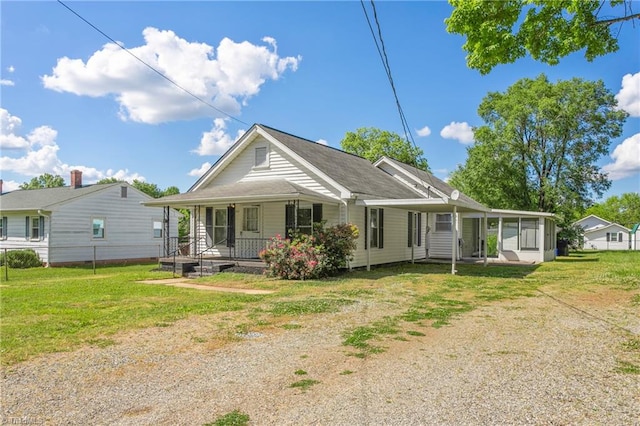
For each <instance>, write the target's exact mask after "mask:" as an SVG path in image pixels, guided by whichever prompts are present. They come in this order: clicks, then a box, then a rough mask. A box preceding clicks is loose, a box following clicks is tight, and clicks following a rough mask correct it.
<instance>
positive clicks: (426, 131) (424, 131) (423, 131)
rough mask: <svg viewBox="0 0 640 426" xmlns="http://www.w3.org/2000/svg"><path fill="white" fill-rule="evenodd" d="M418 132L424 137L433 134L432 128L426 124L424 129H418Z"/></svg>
mask: <svg viewBox="0 0 640 426" xmlns="http://www.w3.org/2000/svg"><path fill="white" fill-rule="evenodd" d="M416 133H417V134H418V136H420V137H423V138H424V137H427V136H429V135H430V134H431V129H430V128H429V127H427V126H424V127H423V128H422V129H418V130H416Z"/></svg>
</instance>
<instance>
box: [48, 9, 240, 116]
mask: <svg viewBox="0 0 640 426" xmlns="http://www.w3.org/2000/svg"><path fill="white" fill-rule="evenodd" d="M57 1H58V3H60V4H61V5H62V6H64V7H65V8H67V10H69V11H70V12H71V13H73V14H74V15H76V16H77V17H78V18H80V19H81V20H83V21H84V22H85V23H86V24H87V25H89V26H90V27H91V28H93V29H94V30H96V31H97V32H99V33H100V34H102V35H103V36H104V37H105V38H107V39H108V40H110V41H111V42H113V43H114V44H116V45H117V46H119V47H120V49H122V50H124V51H125V52H127V53H128V54H129V55H131V56H132V57H133V58H134V59H136V60H137V61H139V62H140V63H142V64H143V65H144V66H146V67H147V68H149V69H150V70H151V71H153V72H155V73H156V74H158V75H159V76H160V77H162V78H164V79H165V80H167V81H168V82H169V83H171V84H173V85H174V86H176V87H177V88H178V89H180V90H182V91H183V92H185V93H186V94H188V95H189V96H191V97H192V98H194V99H196V100H198V101H199V102H201V103H203V104H204V105H206V106H208V107H209V108H211V109H213V110H215V111H217V112H219V113H220V114H224V115H226V116H227V117H229V118H230V119H232V120H235V121H237V122H238V123H241V124H244V125H245V126H249V124H248V123H245V122H244V121H242V120H240V119H239V118H236V117H234V116H232V115H231V114H229V113H227V112H225V111H223V110H221V109H220V108H217V107H215V106H213V105H212V104H211V103H210V102H208V101H206V100H205V99H202V98H201V97H200V96H198V95H196V94H195V93H193V92H191V91H189V90H188V89H186V88H184V87H183V86H181V85H180V84H178V83H177V82H175V81H174V80H172V79H171V78H169V77H167V76H166V75H164V74H163V73H162V72H161V71H159V70H157V69H156V68H154V67H153V66H152V65H150V64H149V63H147V62H145V61H144V60H142V59H140V57H138V56H136V55H135V54H134V53H133V52H131V51H130V50H129V49H127V48H126V47H124V46H123V45H122V44H121V43H118V42H117V41H115V40H114V39H113V38H111V37H110V36H109V35H108V34H106V33H105V32H104V31H102V30H101V29H100V28H98V27H96V26H95V25H94V24H92V23H91V22H89V21H88V20H87V19H85V18H84V17H82V16H81V15H80V14H79V13H78V12H76V11H75V10H73V9H72V8H70V7H69V6H67V5H66V4H64V3H63V2H62V1H61V0H57Z"/></svg>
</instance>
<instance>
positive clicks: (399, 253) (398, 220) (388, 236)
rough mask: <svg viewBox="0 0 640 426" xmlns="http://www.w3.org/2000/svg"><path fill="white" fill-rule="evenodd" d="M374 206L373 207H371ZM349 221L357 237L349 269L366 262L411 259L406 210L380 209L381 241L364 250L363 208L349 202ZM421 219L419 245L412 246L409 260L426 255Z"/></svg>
mask: <svg viewBox="0 0 640 426" xmlns="http://www.w3.org/2000/svg"><path fill="white" fill-rule="evenodd" d="M374 208H375V207H374ZM349 222H350V223H353V224H354V225H356V226H357V227H358V230H359V233H360V236H359V238H358V240H357V249H356V251H355V254H354V259H353V261H352V262H351V264H350V266H351V267H353V268H358V267H363V266H366V265H367V259H369V262H370V263H369V264H370V265H378V264H384V263H392V262H402V261H409V260H411V256H412V254H411V247H409V246H408V241H407V238H408V215H407V210H402V209H394V208H384V223H383V229H384V230H383V233H384V244H383V248H377V247H372V248H370V249H369V250H365V246H366V241H365V226H366V225H365V223H364V207H363V206H355V205H351V206H350V209H349ZM425 222H426V220H425V217H424V215H423V219H422V223H423V226H422V238H421V239H422V245H421V246H420V247H414V248H413V259H414V260H417V259H424V258H425V256H426V251H425V247H426V241H425V226H424V224H425Z"/></svg>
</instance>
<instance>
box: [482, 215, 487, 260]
mask: <svg viewBox="0 0 640 426" xmlns="http://www.w3.org/2000/svg"><path fill="white" fill-rule="evenodd" d="M487 237H488V232H487V212H484V238H483V239H482V251H483V252H484V261H483V265H484V266H487V245H488V244H487Z"/></svg>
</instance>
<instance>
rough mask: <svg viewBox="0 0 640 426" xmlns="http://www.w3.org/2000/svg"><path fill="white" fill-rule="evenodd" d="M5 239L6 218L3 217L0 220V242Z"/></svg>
mask: <svg viewBox="0 0 640 426" xmlns="http://www.w3.org/2000/svg"><path fill="white" fill-rule="evenodd" d="M6 238H7V217H6V216H3V217H2V218H1V219H0V240H5V239H6Z"/></svg>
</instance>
